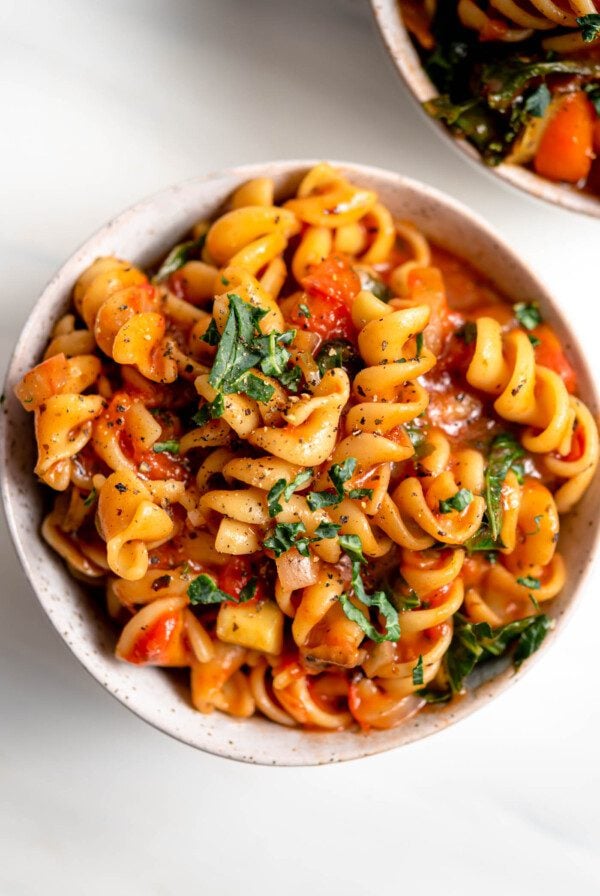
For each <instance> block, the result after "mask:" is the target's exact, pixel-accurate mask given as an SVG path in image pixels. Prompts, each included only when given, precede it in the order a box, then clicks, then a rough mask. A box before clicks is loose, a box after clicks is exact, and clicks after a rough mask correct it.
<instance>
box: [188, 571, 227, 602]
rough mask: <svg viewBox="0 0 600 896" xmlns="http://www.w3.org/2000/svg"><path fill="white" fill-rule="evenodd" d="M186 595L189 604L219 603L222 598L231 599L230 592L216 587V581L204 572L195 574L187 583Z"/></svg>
mask: <svg viewBox="0 0 600 896" xmlns="http://www.w3.org/2000/svg"><path fill="white" fill-rule="evenodd" d="M187 595H188V597H189V599H190V603H191V604H194V605H195V604H220V603H222V602H223V601H224V600H233V599H234V598H233V597H232V596H231V594H227V593H226V592H225V591H221V589H220V588H217V585H216V582H215V580H214V579H212V578H211V577H210V576H207V575H206V573H202V575H199V576H197V577H196V578H195V579H193V580H192V581H191V582H190V584H189V585H188V589H187Z"/></svg>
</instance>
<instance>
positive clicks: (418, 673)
mask: <svg viewBox="0 0 600 896" xmlns="http://www.w3.org/2000/svg"><path fill="white" fill-rule="evenodd" d="M412 681H413V684H414V685H415V686H417V685H422V684H423V657H422V656H421V655H420V654H419V659H418V660H417V665H416V666H415V667H414V668H413V670H412Z"/></svg>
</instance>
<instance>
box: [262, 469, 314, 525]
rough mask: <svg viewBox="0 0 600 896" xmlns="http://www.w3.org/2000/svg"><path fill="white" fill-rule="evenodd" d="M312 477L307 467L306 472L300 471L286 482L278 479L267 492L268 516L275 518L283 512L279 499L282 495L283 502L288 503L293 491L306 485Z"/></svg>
mask: <svg viewBox="0 0 600 896" xmlns="http://www.w3.org/2000/svg"><path fill="white" fill-rule="evenodd" d="M312 476H313V470H312V469H311V468H310V467H307V469H306V470H300V472H299V473H298V475H297V476H295V477H294V479H292V480H290V482H288V481H287V480H286V479H278V480H277V482H276V483H275V484H274V485H273V486H272V487H271V488H270V489H269V491H268V492H267V504H268V507H269V516H270V517H273V516H277V514H278V513H281V511H282V510H283V508H282V506H281V504H280V503H279V499H280V498H281V496H282V495H283V499H284V500H285V501H289V500H290V498H291V497H292V495H293V494H294V492H295V491H297V490H298V489H300V488H302V486H303V485H306V483H307V482H309V481H310V480H311V478H312Z"/></svg>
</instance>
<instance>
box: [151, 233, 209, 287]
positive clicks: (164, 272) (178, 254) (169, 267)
mask: <svg viewBox="0 0 600 896" xmlns="http://www.w3.org/2000/svg"><path fill="white" fill-rule="evenodd" d="M205 241H206V234H202V236H200V237H198V239H197V240H186V242H184V243H179V244H178V245H177V246H174V247H173V248H172V249H171V251H170V252H169V254H168V255H167V257H166V258H165V260H164V261H163V263H162V264H161V266H160V267H159V269H158V271H157V273H156V275H155V277H154V280H155V282H156V283H161V282H162V281H163V280H166V279H167V277H169V276H170V275H171V274H174V273H175V271H178V270H179V268H181V267H183V265H184V264H185V263H186V262H188V261H189V260H190V258H192V257H193V256H194V255H198V254H199V253H200V252H201V251H202V249H203V248H204V243H205Z"/></svg>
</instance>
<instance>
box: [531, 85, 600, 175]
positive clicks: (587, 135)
mask: <svg viewBox="0 0 600 896" xmlns="http://www.w3.org/2000/svg"><path fill="white" fill-rule="evenodd" d="M594 119H595V115H594V108H593V106H592V104H591V103H590V101H589V100H588V98H587V96H586V95H585V93H584V92H583V91H581V90H580V91H577V92H576V93H569V94H566V95H565V97H564V99H563V100H562V102H561V104H560V106H559V107H558V109H557V110H556V112H555V113H554V115H553V117H552V118H551V119H550V121H549V123H548V125H547V127H546V130H545V131H544V133H543V135H542V139H541V141H540V145H539V148H538V151H537V153H536V155H535V159H534V167H535V170H536V171H537V173H538V174H540V175H541V176H542V177H547V178H548V180H563V181H567V183H571V184H576V183H578V181H583V180H585V179H586V178H587V176H588V174H589V173H590V168H591V165H592V159H593V158H594V152H593V137H594Z"/></svg>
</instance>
